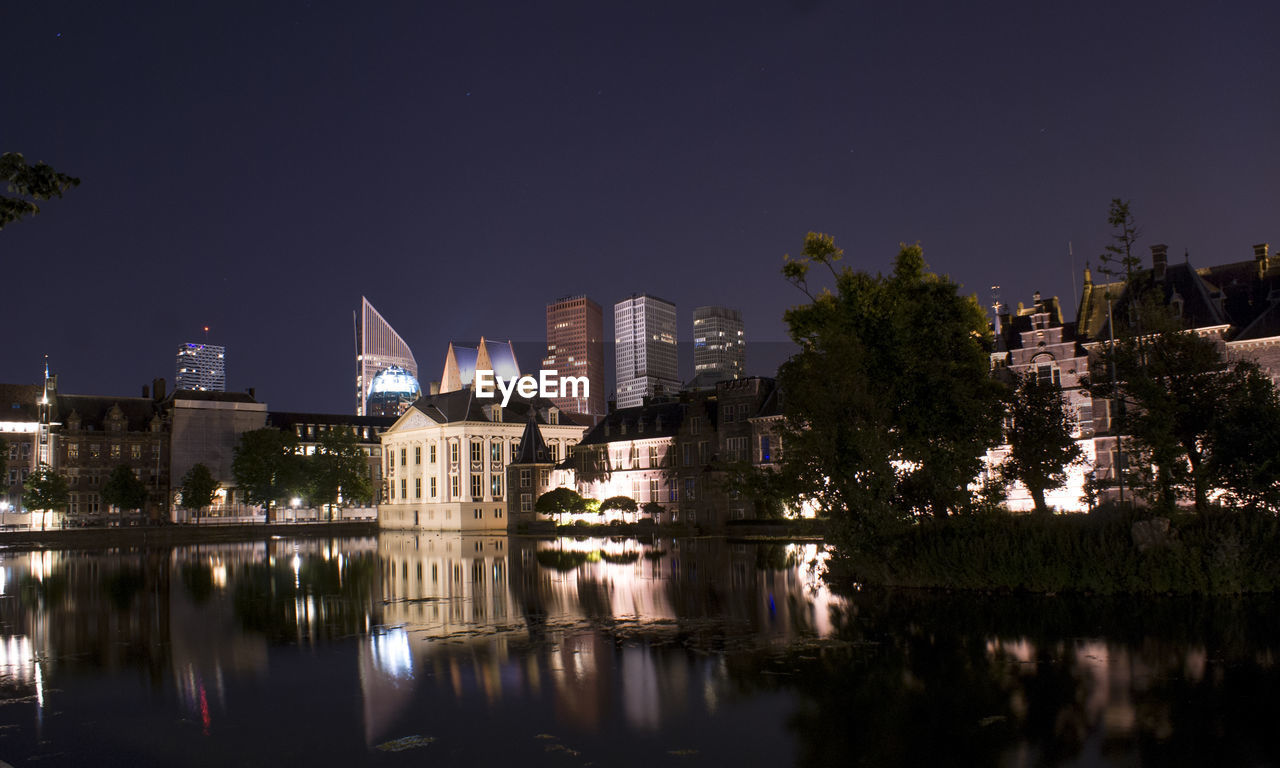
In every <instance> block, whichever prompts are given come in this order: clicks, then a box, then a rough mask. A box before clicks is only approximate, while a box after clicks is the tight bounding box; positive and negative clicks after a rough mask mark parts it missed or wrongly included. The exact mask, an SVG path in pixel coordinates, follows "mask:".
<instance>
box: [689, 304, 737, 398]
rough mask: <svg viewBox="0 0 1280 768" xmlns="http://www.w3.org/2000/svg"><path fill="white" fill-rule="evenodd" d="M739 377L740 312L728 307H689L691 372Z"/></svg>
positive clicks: (712, 375)
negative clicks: (690, 313) (690, 311)
mask: <svg viewBox="0 0 1280 768" xmlns="http://www.w3.org/2000/svg"><path fill="white" fill-rule="evenodd" d="M704 374H705V376H704V378H707V377H711V378H714V379H716V380H719V379H740V378H742V377H743V375H744V374H745V345H744V344H743V337H742V313H741V312H739V311H738V310H736V309H729V308H728V307H698V308H697V309H695V310H693V375H694V376H702V375H704Z"/></svg>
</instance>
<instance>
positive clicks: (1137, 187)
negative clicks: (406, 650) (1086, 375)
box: [0, 0, 1280, 412]
mask: <svg viewBox="0 0 1280 768" xmlns="http://www.w3.org/2000/svg"><path fill="white" fill-rule="evenodd" d="M371 5H372V7H364V6H362V5H360V4H355V5H353V4H351V3H322V2H308V3H287V2H278V3H277V2H273V3H239V2H219V3H196V2H192V3H185V2H184V3H155V4H146V3H126V4H118V5H117V4H99V3H88V2H76V3H70V2H57V1H56V0H54V1H50V2H44V1H42V2H37V3H24V4H20V5H17V6H14V7H10V8H6V10H5V13H4V26H5V28H6V31H7V35H6V38H7V39H6V45H5V48H6V57H5V58H6V62H7V63H6V67H5V74H4V76H3V82H4V96H3V104H4V112H3V116H2V117H0V126H2V129H0V140H2V141H0V151H19V152H22V153H24V154H25V155H26V156H27V158H28V160H43V161H46V162H48V163H50V164H52V165H54V166H55V167H56V168H58V169H59V170H62V171H65V172H68V173H71V174H74V175H76V176H79V177H80V178H81V179H82V180H83V183H82V185H81V186H80V187H79V188H78V189H75V190H73V191H72V192H71V193H70V194H69V195H68V196H67V197H66V198H64V199H63V200H59V201H53V202H50V203H49V204H47V205H46V206H45V209H44V213H42V214H41V215H40V216H38V217H36V218H34V219H30V220H25V221H22V222H19V223H17V224H13V225H11V226H10V227H8V228H6V229H5V230H4V231H3V232H0V253H2V254H3V259H4V261H3V264H4V267H5V269H4V272H5V287H6V289H7V290H6V291H5V296H6V300H5V304H6V306H5V312H6V316H7V318H8V323H6V326H7V329H8V333H7V334H6V340H5V341H6V343H5V344H4V347H3V352H0V379H3V380H5V381H11V382H28V381H34V380H35V379H36V378H37V377H38V375H39V372H40V368H41V361H42V359H43V356H44V355H45V354H46V353H47V354H49V355H50V359H51V362H52V366H53V367H54V369H55V370H57V371H58V372H59V373H60V374H61V375H62V386H63V388H64V389H65V390H67V391H73V392H94V393H118V394H122V395H130V394H136V391H137V389H138V387H139V385H141V384H142V383H144V382H149V381H150V380H151V378H153V377H154V376H164V377H165V378H167V379H169V380H170V381H172V378H173V354H174V352H175V351H176V348H177V345H178V344H179V342H182V341H187V340H198V339H199V338H200V337H201V336H202V335H203V334H202V333H201V332H200V328H201V326H203V325H206V324H207V325H209V326H211V327H212V332H211V334H210V341H212V342H214V343H221V344H225V345H226V346H227V347H228V371H227V373H228V387H229V388H233V389H243V388H246V387H250V386H253V387H256V389H257V392H258V396H259V397H260V398H261V399H264V400H266V401H267V402H268V403H269V404H270V405H271V406H272V407H273V408H276V409H281V410H286V409H287V410H322V411H334V412H341V411H347V410H350V409H351V407H352V402H351V400H352V397H351V391H352V383H353V376H354V372H353V367H354V363H353V359H352V356H353V354H354V352H353V343H352V328H351V313H352V310H354V309H355V308H356V306H357V305H358V302H359V299H360V296H361V294H364V295H367V296H368V297H369V299H370V300H371V301H372V302H373V303H374V305H375V306H377V307H378V309H379V310H380V311H381V312H382V313H383V314H384V315H385V316H386V317H387V319H388V320H389V321H390V322H391V323H392V324H393V325H394V326H395V327H396V328H397V329H398V330H399V331H400V333H401V334H402V335H403V336H404V337H405V339H406V341H408V342H409V344H410V345H411V346H412V347H413V349H414V351H415V354H416V355H417V357H418V360H419V364H420V365H421V367H422V378H423V379H424V380H425V379H432V378H437V377H438V376H439V371H438V369H439V368H440V367H442V365H443V360H444V353H445V345H446V344H447V342H448V341H449V340H450V339H474V338H476V337H478V336H480V335H481V334H484V335H486V336H489V337H497V338H512V339H515V340H517V341H526V342H527V341H534V342H540V341H541V340H543V338H544V326H543V323H544V315H543V312H544V307H545V304H546V303H547V302H548V301H550V300H552V299H554V298H556V297H559V296H563V295H567V294H574V293H583V292H585V293H587V294H588V295H590V296H591V297H592V298H594V299H595V300H596V301H598V302H599V303H600V304H601V305H603V306H604V307H605V308H606V317H611V313H612V309H611V305H612V303H613V302H614V301H615V300H617V299H619V298H621V297H623V296H625V295H628V294H630V293H632V292H651V293H655V294H657V295H659V296H663V297H665V298H668V299H671V300H673V301H675V302H676V303H677V305H678V307H679V311H680V323H681V334H682V340H687V338H688V329H689V326H690V322H691V321H690V313H691V311H692V309H693V307H694V306H695V305H698V304H712V303H723V304H729V305H731V306H738V307H741V308H742V310H743V313H744V316H745V320H746V324H747V333H748V337H749V339H750V340H752V341H755V342H760V341H777V340H781V339H784V338H785V329H784V327H783V325H782V322H781V314H782V312H783V310H784V309H785V308H786V307H787V306H789V305H791V304H794V303H795V302H797V301H798V300H799V299H800V298H802V296H801V294H799V293H798V292H796V291H795V290H794V289H793V288H791V287H790V286H788V285H787V284H786V283H785V282H783V280H782V278H781V277H780V275H779V273H778V268H779V266H780V264H781V261H782V255H783V254H784V253H788V252H790V253H795V252H796V251H797V250H798V249H799V247H800V245H801V242H802V240H803V237H804V234H805V232H807V231H809V230H819V231H825V232H830V233H831V234H833V235H834V236H835V237H836V240H837V243H838V244H839V245H841V246H842V247H843V248H844V249H845V251H846V259H847V262H848V263H850V264H853V265H855V266H857V267H860V268H865V269H870V270H873V271H879V270H883V269H887V268H888V267H889V265H890V263H891V260H892V258H893V256H894V254H895V253H896V250H897V244H898V243H899V242H902V241H906V242H914V241H917V240H918V241H920V242H921V243H922V245H923V246H924V248H925V256H926V259H927V260H928V261H929V263H930V265H931V266H932V267H933V268H934V269H935V270H937V271H940V272H945V273H948V274H950V275H951V276H952V277H954V278H955V279H956V280H958V281H959V282H961V283H963V285H964V286H965V290H966V292H976V293H978V294H979V296H980V297H981V298H982V299H983V301H984V303H986V302H987V299H988V294H989V286H991V285H992V284H993V283H999V284H1001V285H1002V286H1003V290H1002V293H1003V296H1004V298H1005V300H1006V301H1009V302H1016V301H1019V300H1022V301H1029V300H1030V294H1031V292H1032V291H1035V290H1040V291H1042V292H1044V293H1046V294H1057V295H1060V296H1062V297H1063V299H1064V302H1065V303H1066V304H1067V305H1072V303H1073V299H1072V296H1073V292H1074V291H1075V290H1077V289H1078V277H1077V275H1078V272H1079V270H1080V268H1082V267H1083V265H1084V261H1085V259H1086V258H1087V257H1096V254H1097V253H1099V252H1100V251H1101V250H1102V248H1103V246H1104V245H1105V244H1106V238H1107V236H1108V234H1109V231H1108V227H1107V225H1106V213H1107V204H1108V202H1109V200H1110V199H1111V198H1113V197H1124V198H1128V199H1130V200H1131V201H1132V204H1133V210H1134V213H1135V214H1136V216H1137V219H1138V223H1139V225H1140V227H1141V228H1142V231H1143V236H1142V241H1141V246H1142V251H1143V253H1144V255H1145V254H1146V253H1147V246H1148V245H1150V244H1152V243H1157V242H1164V243H1167V244H1168V245H1169V247H1170V252H1171V256H1173V255H1176V256H1177V257H1180V256H1181V255H1182V253H1183V252H1184V250H1189V251H1190V254H1191V258H1192V261H1193V262H1195V263H1200V264H1209V263H1214V262H1223V261H1234V260H1243V259H1247V258H1250V257H1251V255H1252V252H1251V250H1250V246H1251V245H1252V244H1253V243H1256V242H1263V241H1268V240H1270V241H1274V242H1276V243H1277V245H1280V226H1278V224H1280V222H1278V221H1277V212H1278V211H1280V184H1277V179H1280V143H1278V141H1277V136H1280V133H1278V130H1280V46H1277V44H1276V39H1275V31H1276V30H1277V29H1280V6H1278V5H1277V4H1274V3H1236V4H1216V5H1211V4H1207V3H1168V2H1166V3H1158V4H1157V3H1150V4H1118V3H1114V2H1108V3H1090V2H1071V3H1065V2H1060V3H1026V2H1016V3H1014V2H1011V3H1001V4H982V5H981V7H980V8H975V7H969V6H970V5H971V4H960V3H952V2H925V3H915V4H911V5H898V6H896V7H889V4H887V3H823V2H812V1H808V0H806V1H803V2H756V3H752V2H742V1H741V0H734V1H733V2H720V3H711V2H707V3H688V2H669V3H667V2H645V3H634V4H629V7H628V8H624V7H623V4H621V3H600V2H582V3H551V2H546V3H529V2H507V3H478V2H476V3H458V4H446V3H417V2H402V3H376V4H371ZM1068 242H1072V243H1073V246H1074V251H1075V265H1074V266H1075V272H1073V270H1072V264H1071V261H1070V260H1069V259H1068V257H1067V244H1068ZM610 332H611V328H610V326H609V323H608V321H606V334H608V333H610ZM761 357H763V355H762V356H761ZM522 363H523V365H524V366H525V367H526V368H531V367H536V363H537V361H536V360H522ZM609 366H610V368H611V367H612V361H609ZM748 366H749V368H753V369H754V370H753V371H752V372H754V373H769V372H770V371H768V370H761V369H760V365H759V361H757V365H752V361H751V360H749V362H748Z"/></svg>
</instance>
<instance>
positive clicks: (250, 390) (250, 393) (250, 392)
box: [245, 387, 258, 401]
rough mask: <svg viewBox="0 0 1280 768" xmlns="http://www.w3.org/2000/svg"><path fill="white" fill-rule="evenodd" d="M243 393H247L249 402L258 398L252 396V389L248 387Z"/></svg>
mask: <svg viewBox="0 0 1280 768" xmlns="http://www.w3.org/2000/svg"><path fill="white" fill-rule="evenodd" d="M245 392H248V393H249V399H250V400H253V401H257V399H258V398H257V397H255V396H254V392H253V387H249V388H248V389H246V390H245Z"/></svg>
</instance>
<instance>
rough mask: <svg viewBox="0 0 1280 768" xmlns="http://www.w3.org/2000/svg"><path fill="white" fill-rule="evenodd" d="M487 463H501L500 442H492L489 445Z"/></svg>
mask: <svg viewBox="0 0 1280 768" xmlns="http://www.w3.org/2000/svg"><path fill="white" fill-rule="evenodd" d="M489 461H493V462H497V463H499V464H501V463H502V441H500V440H494V441H493V442H492V443H489Z"/></svg>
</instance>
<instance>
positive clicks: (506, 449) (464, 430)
mask: <svg viewBox="0 0 1280 768" xmlns="http://www.w3.org/2000/svg"><path fill="white" fill-rule="evenodd" d="M531 416H532V418H533V419H534V421H535V422H536V423H537V425H538V429H539V431H540V432H541V434H542V438H543V440H544V442H545V443H546V447H547V450H548V452H549V454H550V456H551V457H552V460H553V461H558V460H559V459H560V458H561V457H563V456H564V455H565V453H566V452H567V451H568V449H569V448H571V447H573V446H574V445H576V444H577V443H578V442H579V441H580V440H581V439H582V434H583V432H584V431H585V428H584V427H582V426H579V425H577V424H575V423H573V422H571V421H569V419H567V418H562V414H561V413H560V410H559V409H558V408H556V407H555V406H554V405H552V404H551V403H550V402H547V401H542V400H525V399H513V400H511V401H510V402H509V403H508V405H507V407H505V408H504V407H502V406H501V405H500V404H499V401H497V400H495V399H479V398H476V397H475V396H474V394H473V392H472V390H471V388H470V387H466V388H463V389H458V390H454V391H452V392H446V393H442V394H438V395H431V396H428V397H424V398H422V399H421V400H419V401H418V402H416V403H414V404H413V406H412V407H410V408H409V410H408V411H406V412H405V413H404V415H402V416H401V417H400V418H399V419H397V420H396V422H395V424H394V425H393V426H392V427H391V428H390V429H388V430H386V431H385V432H383V433H382V457H383V468H382V474H383V478H384V482H385V486H384V493H383V496H382V498H383V501H382V503H380V504H379V505H378V522H379V525H381V526H382V527H384V528H425V529H431V530H452V531H485V530H506V529H507V527H508V524H509V519H508V517H507V497H508V492H509V490H510V489H509V488H508V481H507V466H508V464H510V463H511V461H512V458H513V457H514V456H515V454H516V450H517V448H518V447H519V443H520V437H521V435H522V434H523V433H524V430H525V425H526V423H527V422H528V421H529V419H530V417H531Z"/></svg>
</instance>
